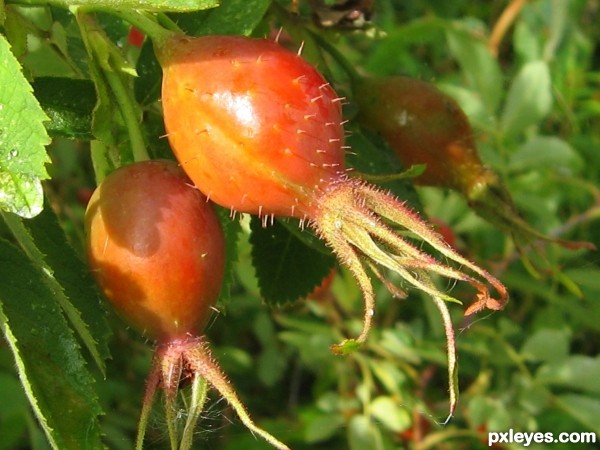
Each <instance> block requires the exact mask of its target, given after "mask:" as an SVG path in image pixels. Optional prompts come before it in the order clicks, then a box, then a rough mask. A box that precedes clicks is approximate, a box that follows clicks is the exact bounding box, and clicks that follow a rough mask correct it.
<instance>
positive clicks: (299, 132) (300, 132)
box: [296, 128, 306, 134]
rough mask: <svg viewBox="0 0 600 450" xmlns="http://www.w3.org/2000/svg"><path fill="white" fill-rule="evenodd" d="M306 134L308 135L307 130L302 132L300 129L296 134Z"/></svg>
mask: <svg viewBox="0 0 600 450" xmlns="http://www.w3.org/2000/svg"><path fill="white" fill-rule="evenodd" d="M305 133H306V130H302V129H300V128H298V129H297V130H296V134H305Z"/></svg>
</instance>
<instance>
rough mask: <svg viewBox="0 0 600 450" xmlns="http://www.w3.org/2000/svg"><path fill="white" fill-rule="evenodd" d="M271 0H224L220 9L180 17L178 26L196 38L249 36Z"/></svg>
mask: <svg viewBox="0 0 600 450" xmlns="http://www.w3.org/2000/svg"><path fill="white" fill-rule="evenodd" d="M270 4H271V0H223V1H222V2H221V5H220V6H219V7H218V8H214V9H211V10H209V11H200V12H198V13H194V14H185V15H182V16H180V18H179V20H178V21H177V23H178V25H179V26H181V28H182V29H183V30H184V31H186V32H187V33H188V34H191V35H194V36H200V35H210V34H239V35H245V36H248V35H249V34H250V33H252V31H253V30H254V29H255V28H256V26H257V25H258V24H259V23H260V21H261V20H262V19H263V17H264V15H265V14H266V12H267V9H268V8H269V5H270Z"/></svg>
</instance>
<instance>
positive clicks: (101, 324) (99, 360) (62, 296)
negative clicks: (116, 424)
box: [3, 204, 111, 373]
mask: <svg viewBox="0 0 600 450" xmlns="http://www.w3.org/2000/svg"><path fill="white" fill-rule="evenodd" d="M3 216H4V219H5V221H6V223H7V225H8V227H9V229H10V230H11V231H12V232H13V235H14V237H15V239H16V241H17V242H18V243H19V245H20V246H21V248H22V249H23V251H24V252H25V253H26V254H27V256H29V258H30V259H31V260H32V262H33V263H34V264H37V265H39V266H40V267H41V268H42V269H43V271H44V273H45V274H46V278H45V282H46V283H47V284H48V286H49V287H50V288H51V289H52V290H53V292H54V293H55V297H56V299H57V300H58V301H59V304H60V306H61V308H63V311H64V313H65V315H66V316H67V318H68V319H69V321H70V322H71V325H72V327H73V328H74V329H75V331H76V332H77V333H78V335H79V338H80V339H81V340H82V342H83V343H84V345H85V346H86V348H87V349H88V350H89V352H90V354H91V355H92V357H93V359H94V361H95V362H96V364H97V365H98V368H99V369H100V370H101V371H102V373H104V372H105V363H104V361H105V360H106V359H108V358H109V356H110V353H109V350H108V342H107V338H108V336H109V335H110V334H111V333H110V328H109V325H108V323H107V321H106V310H105V309H104V307H103V306H102V300H101V297H100V294H99V292H98V291H97V290H96V287H95V286H96V284H95V282H94V280H93V278H92V277H91V275H90V273H89V270H88V268H87V265H86V264H85V263H84V262H83V261H82V260H81V259H80V258H79V255H77V254H76V252H75V250H74V249H73V248H72V247H71V245H70V244H69V243H68V241H67V238H66V236H65V234H64V232H63V230H62V228H61V226H60V224H59V223H58V219H57V217H56V215H55V214H54V211H53V210H52V208H51V206H50V205H48V204H46V206H45V208H44V210H43V211H42V213H41V214H39V215H38V216H37V217H36V218H34V219H31V220H26V221H24V220H19V219H18V218H17V217H16V216H14V215H13V216H11V215H10V214H6V213H5V214H4V215H3Z"/></svg>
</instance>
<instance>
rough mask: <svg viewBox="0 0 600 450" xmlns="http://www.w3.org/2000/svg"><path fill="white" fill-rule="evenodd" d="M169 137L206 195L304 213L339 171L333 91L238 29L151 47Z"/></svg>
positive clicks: (235, 204) (248, 206) (247, 208)
mask: <svg viewBox="0 0 600 450" xmlns="http://www.w3.org/2000/svg"><path fill="white" fill-rule="evenodd" d="M158 56H159V60H160V61H161V65H162V67H163V86H162V106H163V111H164V117H165V126H166V129H167V135H168V138H169V142H170V144H171V147H172V149H173V152H174V153H175V155H176V156H177V159H178V160H179V162H180V163H181V165H182V167H183V168H184V170H185V171H186V172H187V173H188V175H189V176H190V178H191V179H192V180H193V181H194V183H195V184H196V186H198V188H199V189H200V190H201V191H203V192H204V193H205V194H206V195H207V196H208V197H209V198H210V199H211V200H213V201H215V202H216V203H219V204H221V205H224V206H227V207H229V208H232V209H234V210H237V211H243V212H248V213H252V214H257V215H261V216H262V215H271V214H274V215H280V216H293V217H299V218H304V217H306V216H310V215H311V214H313V211H314V209H315V207H316V203H315V195H319V194H318V192H320V191H323V190H324V189H326V188H327V186H328V185H330V184H331V183H332V181H333V180H335V179H336V178H337V177H339V176H340V175H341V174H344V172H345V170H344V152H343V151H341V147H342V145H343V135H344V132H343V125H342V116H341V105H340V102H341V100H342V99H340V98H339V97H338V96H337V94H336V93H335V92H334V90H333V89H332V88H331V86H330V85H329V84H328V83H327V81H326V80H325V79H323V77H322V76H321V75H320V74H319V73H318V72H317V71H316V70H315V68H314V67H312V66H311V65H310V64H309V63H307V62H306V61H305V60H303V59H302V58H301V57H299V56H298V55H296V54H295V53H292V52H289V51H287V50H285V49H284V48H283V47H281V46H279V45H278V44H276V43H275V42H273V41H270V40H266V39H249V38H244V37H240V36H206V37H201V38H190V37H180V38H176V39H173V40H172V41H171V42H169V43H168V44H167V45H165V46H163V47H161V50H160V51H159V53H158Z"/></svg>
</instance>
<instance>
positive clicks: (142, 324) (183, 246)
mask: <svg viewBox="0 0 600 450" xmlns="http://www.w3.org/2000/svg"><path fill="white" fill-rule="evenodd" d="M85 225H86V232H87V253H88V260H89V264H90V267H91V270H92V273H93V275H94V277H95V278H96V280H97V281H98V283H99V285H100V287H101V288H102V291H103V292H104V294H105V296H106V298H107V299H108V300H109V301H110V302H111V303H112V305H113V306H114V307H115V309H116V310H117V311H118V312H119V313H120V314H121V315H122V316H123V317H124V318H125V319H126V320H127V322H128V323H130V324H131V325H133V326H134V327H135V328H136V329H138V330H139V331H141V332H142V333H144V334H147V335H149V336H151V337H155V338H159V339H162V338H167V337H168V338H172V337H177V336H183V335H185V334H187V333H195V332H197V331H199V330H201V329H202V328H203V327H204V325H205V324H206V322H207V320H208V318H209V317H210V313H211V307H213V305H214V304H215V302H216V301H217V298H218V295H219V291H220V288H221V282H222V278H223V270H224V262H225V261H224V255H225V250H224V238H223V232H222V230H221V227H220V223H219V220H218V218H217V216H216V213H215V212H214V210H213V207H212V205H211V204H210V203H208V202H207V201H206V198H205V197H204V195H203V194H202V193H201V192H200V191H198V189H196V188H194V187H193V185H192V184H191V182H190V181H189V179H188V177H187V176H186V175H185V173H184V172H183V171H182V170H181V169H180V168H179V167H178V166H177V164H176V163H174V162H170V161H145V162H140V163H135V164H131V165H128V166H125V167H122V168H119V169H117V170H115V171H114V172H112V173H111V174H110V175H108V176H107V177H106V178H105V179H104V181H103V182H102V183H101V184H100V186H98V188H97V189H96V191H95V192H94V194H93V195H92V198H91V200H90V202H89V205H88V207H87V211H86V221H85Z"/></svg>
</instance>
